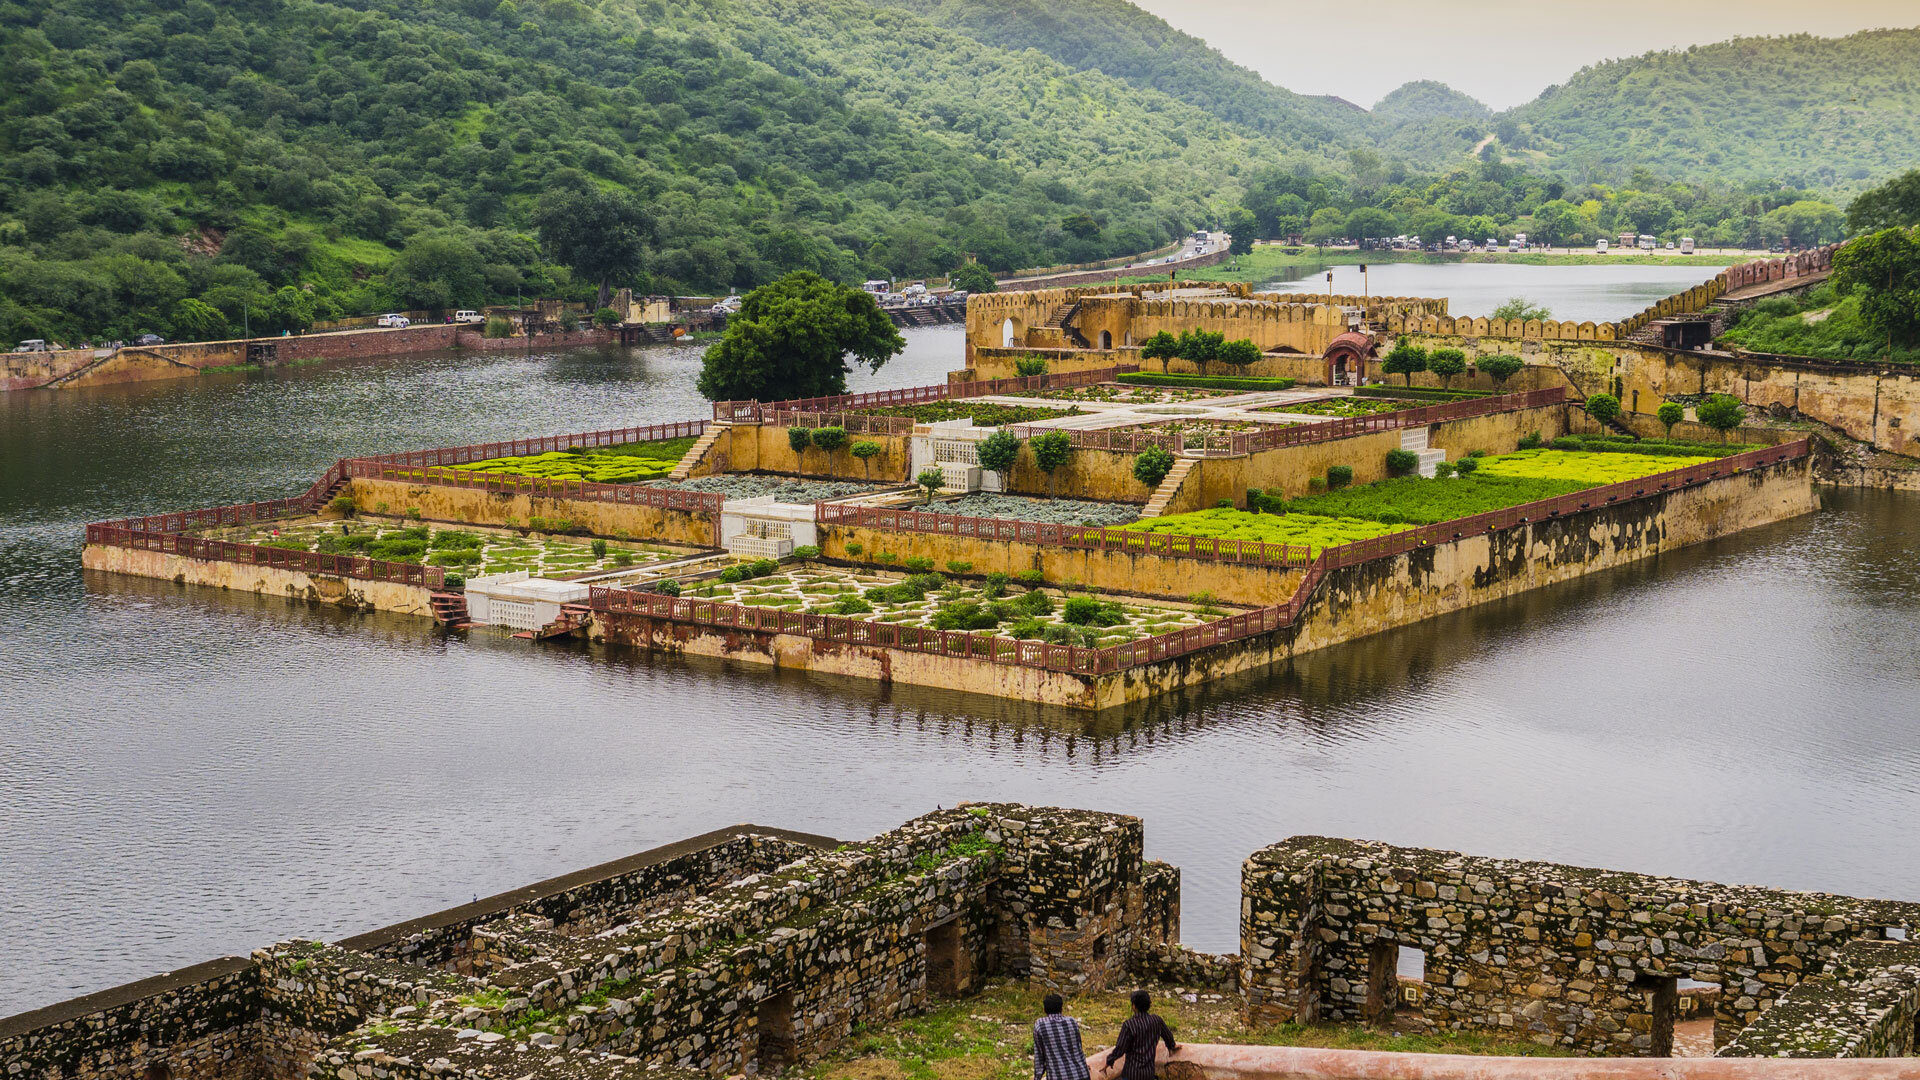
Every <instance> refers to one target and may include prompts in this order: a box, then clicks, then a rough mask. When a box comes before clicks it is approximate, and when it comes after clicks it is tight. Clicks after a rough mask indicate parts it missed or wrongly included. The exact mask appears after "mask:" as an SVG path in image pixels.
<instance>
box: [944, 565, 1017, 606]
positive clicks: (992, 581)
mask: <svg viewBox="0 0 1920 1080" xmlns="http://www.w3.org/2000/svg"><path fill="white" fill-rule="evenodd" d="M947 569H949V570H951V569H953V567H952V566H948V567H947ZM1011 580H1012V578H1009V577H1008V576H1007V575H1005V574H1002V573H999V572H998V571H995V572H994V573H991V574H988V575H987V580H986V584H984V585H982V586H981V587H980V592H981V593H982V594H984V595H985V596H986V598H987V599H989V600H998V599H1000V598H1001V597H1003V596H1005V595H1007V583H1008V582H1010V581H1011Z"/></svg>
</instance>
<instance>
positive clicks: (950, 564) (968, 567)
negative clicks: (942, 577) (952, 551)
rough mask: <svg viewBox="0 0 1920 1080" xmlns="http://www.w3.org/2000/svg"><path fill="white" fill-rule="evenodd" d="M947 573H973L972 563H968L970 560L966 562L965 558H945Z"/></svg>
mask: <svg viewBox="0 0 1920 1080" xmlns="http://www.w3.org/2000/svg"><path fill="white" fill-rule="evenodd" d="M947 573H949V574H971V573H973V564H972V563H970V562H968V561H967V560H965V559H948V560H947Z"/></svg>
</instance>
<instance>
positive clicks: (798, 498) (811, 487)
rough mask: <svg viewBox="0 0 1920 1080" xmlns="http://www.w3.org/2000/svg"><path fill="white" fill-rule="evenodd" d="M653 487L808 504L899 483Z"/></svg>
mask: <svg viewBox="0 0 1920 1080" xmlns="http://www.w3.org/2000/svg"><path fill="white" fill-rule="evenodd" d="M650 486H652V487H661V488H672V489H674V490H675V491H709V492H718V493H719V494H722V495H725V496H726V497H727V498H729V499H757V498H759V497H760V496H762V495H771V496H773V497H774V498H775V499H776V500H778V501H780V502H788V503H811V502H821V501H823V500H826V499H844V498H846V497H847V496H849V495H864V494H866V493H868V492H873V491H885V490H886V489H888V488H897V487H901V486H903V485H901V484H867V483H861V482H858V481H851V480H802V479H799V478H798V477H791V476H750V475H743V474H727V475H723V476H696V477H694V478H692V479H690V480H662V481H660V482H658V483H655V484H652V485H650Z"/></svg>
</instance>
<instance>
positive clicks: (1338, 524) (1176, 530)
mask: <svg viewBox="0 0 1920 1080" xmlns="http://www.w3.org/2000/svg"><path fill="white" fill-rule="evenodd" d="M1123 528H1125V529H1126V530H1127V531H1128V532H1143V533H1149V532H1151V533H1172V534H1173V535H1174V536H1175V538H1176V539H1175V540H1174V544H1175V545H1176V547H1181V546H1182V545H1181V541H1180V540H1179V539H1178V538H1180V537H1210V538H1215V539H1221V540H1257V541H1260V542H1262V543H1267V544H1306V545H1308V546H1309V547H1311V548H1312V549H1313V551H1314V553H1315V554H1318V553H1319V551H1320V549H1321V548H1323V547H1337V546H1339V545H1341V544H1351V543H1353V542H1354V541H1356V540H1371V539H1373V538H1374V537H1376V536H1385V535H1386V534H1388V533H1395V532H1404V531H1405V529H1406V526H1398V525H1386V524H1382V523H1380V522H1376V521H1365V520H1361V519H1358V518H1338V517H1319V516H1316V515H1313V514H1280V515H1275V514H1250V513H1248V512H1246V511H1245V510H1224V509H1216V510H1198V511H1195V512H1193V513H1191V514H1170V515H1168V516H1167V517H1159V518H1148V519H1146V520H1145V521H1137V522H1135V523H1133V524H1132V525H1126V526H1123Z"/></svg>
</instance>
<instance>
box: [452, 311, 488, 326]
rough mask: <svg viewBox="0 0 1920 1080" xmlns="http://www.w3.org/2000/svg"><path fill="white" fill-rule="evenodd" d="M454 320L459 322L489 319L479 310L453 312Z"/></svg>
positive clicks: (479, 321)
mask: <svg viewBox="0 0 1920 1080" xmlns="http://www.w3.org/2000/svg"><path fill="white" fill-rule="evenodd" d="M453 321H454V322H457V323H482V322H486V321H487V317H486V316H485V315H482V314H480V313H479V312H477V311H456V312H454V313H453Z"/></svg>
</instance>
